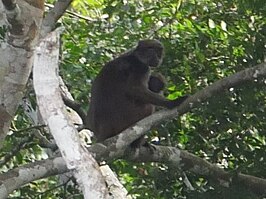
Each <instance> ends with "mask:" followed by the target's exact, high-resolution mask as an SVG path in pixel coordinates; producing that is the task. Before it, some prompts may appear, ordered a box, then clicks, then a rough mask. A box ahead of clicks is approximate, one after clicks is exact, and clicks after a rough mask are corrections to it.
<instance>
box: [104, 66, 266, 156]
mask: <svg viewBox="0 0 266 199" xmlns="http://www.w3.org/2000/svg"><path fill="white" fill-rule="evenodd" d="M260 77H266V63H261V64H258V65H256V66H254V67H250V68H247V69H245V70H242V71H240V72H238V73H235V74H233V75H231V76H229V77H226V78H224V79H221V80H218V81H217V82H215V83H213V84H212V85H210V86H208V87H206V88H204V89H202V90H200V91H198V92H197V93H195V94H194V95H192V96H190V97H189V98H188V99H187V100H186V101H185V102H184V103H183V104H181V106H179V107H177V108H176V109H173V110H162V111H158V112H156V113H154V114H152V115H151V116H149V117H146V118H144V119H143V120H141V121H139V122H137V123H136V124H135V125H134V126H132V127H130V128H128V129H126V130H124V131H123V132H122V133H120V134H118V135H117V136H115V137H112V138H109V139H107V140H105V141H104V142H103V144H104V145H106V146H111V148H112V149H113V150H111V151H108V153H109V155H110V156H112V154H113V153H114V152H115V154H123V152H124V150H125V149H126V148H127V146H128V145H129V144H130V143H132V142H133V141H135V140H136V139H137V138H139V137H141V136H142V135H144V134H145V133H146V132H147V131H148V130H149V129H150V128H151V127H153V126H155V125H157V124H159V123H160V122H162V121H163V120H170V119H173V118H175V117H178V116H180V115H182V114H184V113H186V112H188V111H190V110H191V109H192V108H195V107H197V106H198V105H199V104H200V103H201V102H203V101H205V100H206V99H208V98H210V97H212V96H214V95H215V94H217V93H221V92H223V91H224V90H226V89H229V88H232V87H235V86H238V85H240V84H242V83H243V82H247V81H252V80H255V79H257V78H260Z"/></svg>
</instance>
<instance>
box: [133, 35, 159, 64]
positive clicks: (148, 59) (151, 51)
mask: <svg viewBox="0 0 266 199" xmlns="http://www.w3.org/2000/svg"><path fill="white" fill-rule="evenodd" d="M133 53H134V55H135V56H136V57H137V58H138V59H139V61H141V62H142V63H144V64H145V65H148V66H151V67H156V66H159V65H160V64H161V62H162V60H163V53H164V47H163V45H162V43H161V42H159V41H158V40H153V39H147V40H141V41H139V43H138V46H137V47H136V49H135V50H134V52H133Z"/></svg>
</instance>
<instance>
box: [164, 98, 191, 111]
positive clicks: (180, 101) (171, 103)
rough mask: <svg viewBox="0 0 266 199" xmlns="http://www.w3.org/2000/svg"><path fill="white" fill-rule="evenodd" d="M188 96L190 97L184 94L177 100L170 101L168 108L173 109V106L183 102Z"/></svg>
mask: <svg viewBox="0 0 266 199" xmlns="http://www.w3.org/2000/svg"><path fill="white" fill-rule="evenodd" d="M187 98H188V95H184V96H182V97H179V98H177V99H175V100H171V101H168V103H167V108H169V109H173V108H175V107H177V106H179V105H180V104H182V103H183V102H184V101H185V100H186V99H187Z"/></svg>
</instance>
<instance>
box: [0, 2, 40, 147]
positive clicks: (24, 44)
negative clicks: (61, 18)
mask: <svg viewBox="0 0 266 199" xmlns="http://www.w3.org/2000/svg"><path fill="white" fill-rule="evenodd" d="M2 2H3V4H2ZM2 2H0V13H3V14H2V17H4V18H5V19H6V26H7V27H8V31H7V33H6V40H4V41H2V42H1V46H0V55H1V59H0V148H1V147H2V142H3V139H4V138H5V136H6V133H7V131H8V128H9V126H10V122H11V120H12V119H13V117H14V115H15V111H16V110H17V107H18V104H19V102H20V101H21V98H22V97H23V93H24V89H25V85H26V83H27V80H28V77H29V74H30V72H31V69H32V62H33V49H34V47H35V45H36V43H37V37H38V29H39V27H40V24H41V21H42V16H43V11H44V7H43V6H44V0H34V1H28V2H26V1H22V0H21V1H17V3H14V1H12V0H4V1H2Z"/></svg>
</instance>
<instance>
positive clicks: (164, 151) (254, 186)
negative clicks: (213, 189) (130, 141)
mask: <svg viewBox="0 0 266 199" xmlns="http://www.w3.org/2000/svg"><path fill="white" fill-rule="evenodd" d="M99 145H100V144H95V145H93V146H92V147H90V148H89V149H88V150H89V151H91V152H92V151H94V152H95V151H96V153H95V155H96V159H97V160H98V161H100V160H101V159H106V160H113V159H114V158H119V155H120V154H114V155H113V156H112V158H110V157H109V156H108V153H105V155H104V156H100V155H102V154H103V153H102V152H100V151H99V150H98V149H99V148H100V146H99ZM110 147H111V146H108V147H107V148H106V150H107V151H108V150H111V148H110ZM154 147H155V149H156V150H154V151H151V150H150V149H149V148H147V147H141V148H140V149H139V150H137V151H127V152H125V153H126V156H124V157H125V159H127V160H130V161H134V162H161V163H166V164H171V165H172V166H173V167H176V168H177V170H178V171H179V170H180V168H181V169H182V170H184V171H190V172H193V173H195V174H197V175H200V176H204V177H206V178H208V179H212V180H214V181H216V182H217V183H219V184H220V185H221V186H225V187H229V186H230V185H234V184H236V185H241V186H245V187H247V188H248V189H249V190H250V191H252V192H254V193H255V194H259V195H263V194H266V180H265V179H262V178H258V177H254V176H250V175H245V174H241V173H239V174H237V175H236V174H232V173H229V172H226V171H224V170H223V169H222V168H220V167H218V166H217V165H214V164H211V163H209V162H207V161H206V160H204V159H202V158H199V157H197V156H195V155H193V154H191V153H189V152H187V151H184V150H180V149H177V148H174V147H166V146H154ZM38 165H39V166H38ZM36 168H40V170H39V172H37V171H36ZM26 169H27V173H28V174H29V177H28V178H27V179H25V178H24V176H25V175H26V176H28V175H27V174H26V173H24V172H25V170H26ZM36 172H37V173H36ZM64 172H67V168H66V166H65V165H64V161H63V158H59V157H58V158H55V159H48V160H45V161H37V162H35V163H30V164H28V165H25V166H22V167H19V168H16V169H13V170H10V171H8V172H7V173H5V174H2V175H0V196H1V194H2V193H4V192H5V191H6V193H5V194H6V195H7V194H9V193H11V192H12V191H14V190H15V189H17V188H19V187H20V186H22V185H25V184H27V183H29V182H32V181H34V180H38V179H41V178H46V177H49V176H52V175H56V174H61V173H64ZM22 173H23V174H24V175H21V174H22ZM10 181H15V182H16V183H13V184H12V186H8V185H9V182H10ZM6 186H8V189H7V187H6ZM6 189H7V190H6ZM0 199H1V197H0Z"/></svg>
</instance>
